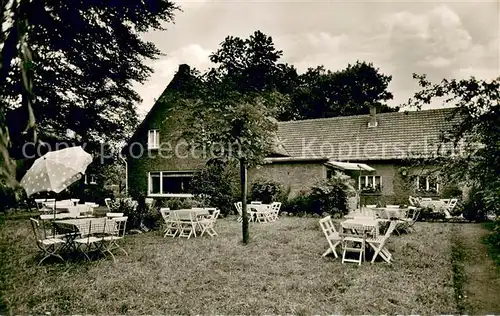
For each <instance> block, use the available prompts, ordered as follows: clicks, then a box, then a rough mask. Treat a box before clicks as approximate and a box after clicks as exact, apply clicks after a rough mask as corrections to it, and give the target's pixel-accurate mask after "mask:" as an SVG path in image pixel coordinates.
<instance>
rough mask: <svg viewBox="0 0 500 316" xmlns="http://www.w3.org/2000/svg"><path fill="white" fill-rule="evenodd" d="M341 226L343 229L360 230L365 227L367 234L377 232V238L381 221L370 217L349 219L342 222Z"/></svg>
mask: <svg viewBox="0 0 500 316" xmlns="http://www.w3.org/2000/svg"><path fill="white" fill-rule="evenodd" d="M340 225H341V226H342V228H343V229H359V227H363V228H364V231H365V232H370V231H372V232H375V236H378V232H379V221H378V220H376V219H372V218H369V217H364V218H363V217H356V218H352V219H347V220H345V221H343V222H341V223H340Z"/></svg>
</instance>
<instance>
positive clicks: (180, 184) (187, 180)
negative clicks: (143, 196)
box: [148, 171, 194, 196]
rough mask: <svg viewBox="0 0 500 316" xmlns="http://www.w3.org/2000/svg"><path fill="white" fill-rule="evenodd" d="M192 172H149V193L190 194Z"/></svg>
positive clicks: (166, 194) (167, 194)
mask: <svg viewBox="0 0 500 316" xmlns="http://www.w3.org/2000/svg"><path fill="white" fill-rule="evenodd" d="M193 175H194V173H193V172H181V171H179V172H172V171H159V172H150V173H149V189H148V194H149V195H152V194H153V195H165V196H169V195H183V196H184V195H190V188H191V187H190V184H191V179H192V178H193Z"/></svg>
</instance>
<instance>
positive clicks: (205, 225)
mask: <svg viewBox="0 0 500 316" xmlns="http://www.w3.org/2000/svg"><path fill="white" fill-rule="evenodd" d="M219 214H220V210H219V209H216V210H215V211H214V212H213V213H212V215H210V217H209V218H205V219H203V220H201V221H198V225H200V227H201V234H200V236H203V234H205V233H207V234H209V235H210V237H214V236H217V235H218V234H217V232H216V231H215V229H214V225H215V222H216V221H217V218H218V217H219Z"/></svg>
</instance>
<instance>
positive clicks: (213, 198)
mask: <svg viewBox="0 0 500 316" xmlns="http://www.w3.org/2000/svg"><path fill="white" fill-rule="evenodd" d="M236 179H238V177H237V176H236V174H235V172H234V168H232V165H231V164H230V163H229V162H227V161H224V160H220V159H212V160H209V161H208V162H207V164H206V165H205V168H204V169H203V170H202V171H201V172H200V173H198V174H197V175H196V176H195V177H194V178H193V179H192V181H191V188H192V189H191V193H193V194H194V195H195V198H196V200H197V201H198V202H199V203H200V204H201V205H203V206H209V207H217V208H218V209H220V211H221V214H222V215H223V216H227V215H228V214H229V213H230V212H231V210H234V207H233V203H234V201H235V200H236V199H237V197H236V195H237V191H238V189H237V187H238V186H237V183H236ZM171 209H172V208H171Z"/></svg>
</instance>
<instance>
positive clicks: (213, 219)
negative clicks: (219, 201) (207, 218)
mask: <svg viewBox="0 0 500 316" xmlns="http://www.w3.org/2000/svg"><path fill="white" fill-rule="evenodd" d="M219 215H220V210H219V209H215V211H214V212H213V213H212V217H211V220H212V221H213V222H214V223H215V221H217V218H219Z"/></svg>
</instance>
